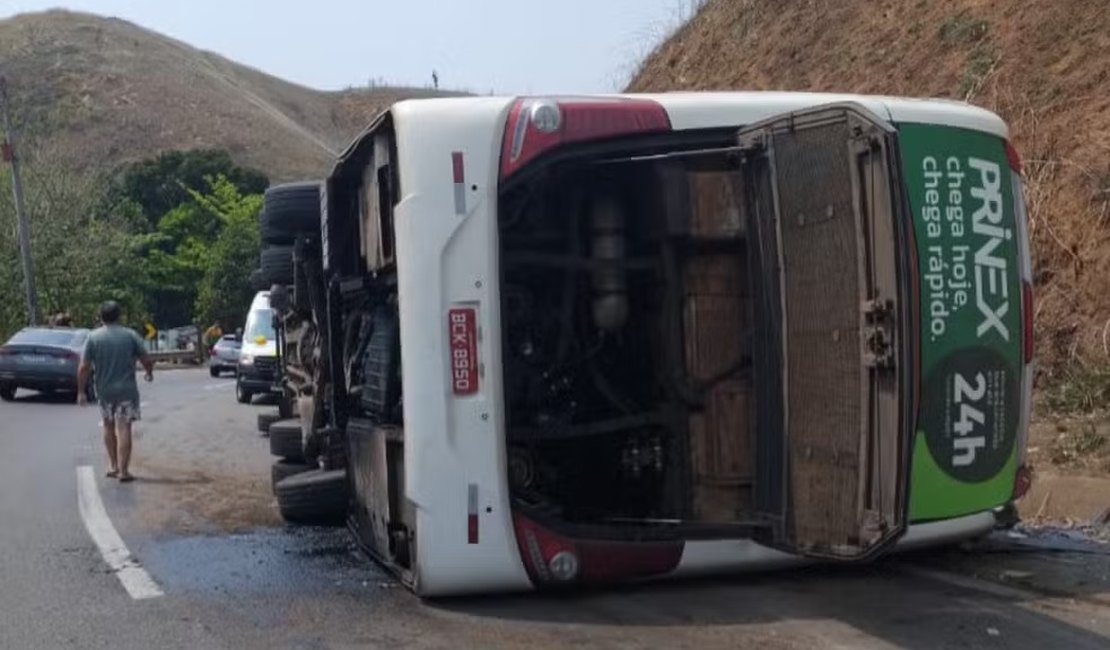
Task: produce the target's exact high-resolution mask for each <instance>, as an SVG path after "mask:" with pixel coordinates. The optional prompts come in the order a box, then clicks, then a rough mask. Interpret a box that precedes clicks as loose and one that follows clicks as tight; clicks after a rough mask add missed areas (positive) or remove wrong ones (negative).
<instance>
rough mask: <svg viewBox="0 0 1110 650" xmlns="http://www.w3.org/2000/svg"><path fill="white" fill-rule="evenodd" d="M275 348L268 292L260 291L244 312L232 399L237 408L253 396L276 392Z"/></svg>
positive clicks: (276, 359)
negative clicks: (241, 341) (241, 342)
mask: <svg viewBox="0 0 1110 650" xmlns="http://www.w3.org/2000/svg"><path fill="white" fill-rule="evenodd" d="M277 345H278V344H277V333H276V332H275V331H274V315H273V311H272V310H271V309H270V292H269V291H259V292H258V293H257V294H255V296H254V300H252V301H251V306H250V310H249V311H248V312H247V322H246V325H245V326H244V327H243V344H242V347H241V348H240V349H239V363H238V365H237V366H236V376H235V399H236V400H238V401H239V403H240V404H250V401H251V399H253V398H254V396H255V395H257V394H261V393H269V392H273V391H274V390H275V383H276V381H277V378H278V347H277Z"/></svg>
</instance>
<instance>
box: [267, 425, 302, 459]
mask: <svg viewBox="0 0 1110 650" xmlns="http://www.w3.org/2000/svg"><path fill="white" fill-rule="evenodd" d="M270 454H271V455H273V456H277V457H278V458H284V459H286V460H291V461H294V462H297V463H301V462H304V446H303V444H302V443H301V422H300V420H279V421H277V422H274V423H273V424H271V425H270Z"/></svg>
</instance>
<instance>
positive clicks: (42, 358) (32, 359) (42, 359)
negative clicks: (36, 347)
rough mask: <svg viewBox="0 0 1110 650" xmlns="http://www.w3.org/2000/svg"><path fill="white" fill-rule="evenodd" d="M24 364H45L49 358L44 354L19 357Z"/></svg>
mask: <svg viewBox="0 0 1110 650" xmlns="http://www.w3.org/2000/svg"><path fill="white" fill-rule="evenodd" d="M21 359H22V361H23V362H24V363H47V362H48V361H50V357H48V356H46V355H45V354H25V355H23V356H22V357H21Z"/></svg>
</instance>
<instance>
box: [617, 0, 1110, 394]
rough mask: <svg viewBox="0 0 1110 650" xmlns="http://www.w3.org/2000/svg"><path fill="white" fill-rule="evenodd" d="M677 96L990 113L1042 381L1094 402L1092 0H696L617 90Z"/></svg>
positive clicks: (1096, 258) (1105, 190) (1102, 192)
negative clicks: (754, 93)
mask: <svg viewBox="0 0 1110 650" xmlns="http://www.w3.org/2000/svg"><path fill="white" fill-rule="evenodd" d="M677 89H682V90H708V89H779V90H803V89H804V90H829V91H833V90H836V91H854V92H863V93H891V94H899V95H910V96H940V97H950V98H959V99H964V100H967V101H970V102H972V103H975V104H979V105H982V106H985V107H988V108H990V109H993V110H995V111H997V112H999V113H1000V114H1001V115H1002V116H1003V117H1004V118H1005V119H1006V120H1007V121H1008V122H1009V123H1010V125H1011V127H1012V129H1013V140H1014V143H1015V145H1016V146H1017V148H1018V150H1019V151H1020V152H1021V153H1022V156H1023V158H1024V159H1025V164H1026V175H1027V191H1028V201H1029V204H1030V208H1031V215H1030V219H1031V225H1032V237H1033V240H1034V246H1035V263H1036V274H1037V319H1038V320H1037V330H1038V331H1037V334H1038V358H1039V361H1040V363H1041V367H1042V368H1043V369H1044V370H1045V372H1047V373H1049V376H1047V377H1043V378H1042V379H1049V380H1051V382H1050V383H1052V384H1056V385H1059V384H1068V385H1071V386H1072V388H1073V389H1076V388H1077V389H1078V390H1079V392H1078V393H1077V392H1075V390H1073V391H1072V393H1071V395H1072V396H1073V397H1074V396H1077V395H1078V396H1079V397H1082V398H1084V399H1091V400H1105V399H1108V398H1110V372H1106V371H1105V370H1103V369H1105V368H1107V366H1110V11H1107V10H1106V4H1105V3H1104V2H1084V1H1082V0H878V1H872V0H708V2H706V4H705V6H704V7H703V8H702V10H701V11H700V12H699V13H698V14H697V15H696V16H695V17H694V18H693V19H692V20H691V21H690V22H689V23H688V24H686V25H685V26H684V27H682V28H681V29H680V30H679V31H677V32H676V33H675V34H674V36H673V37H672V38H671V39H669V40H668V41H667V42H665V43H663V44H662V45H660V46H659V48H658V49H657V50H656V51H655V52H654V53H653V54H652V55H651V56H650V57H648V59H647V60H646V61H645V62H644V63H643V65H642V67H641V69H640V70H639V72H638V73H637V74H636V75H635V77H634V78H633V80H632V82H631V84H630V90H634V91H648V90H651V91H661V90H677ZM1084 394H1085V397H1084Z"/></svg>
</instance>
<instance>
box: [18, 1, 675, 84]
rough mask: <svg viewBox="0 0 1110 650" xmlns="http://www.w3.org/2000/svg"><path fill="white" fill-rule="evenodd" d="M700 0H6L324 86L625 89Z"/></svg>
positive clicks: (21, 10)
mask: <svg viewBox="0 0 1110 650" xmlns="http://www.w3.org/2000/svg"><path fill="white" fill-rule="evenodd" d="M695 4H697V0H310V1H307V2H306V1H304V0H301V1H293V0H0V18H7V17H9V16H13V15H15V14H19V13H24V12H29V11H43V10H46V9H51V8H59V7H60V8H65V9H71V10H75V11H85V12H90V13H96V14H101V15H108V16H116V17H119V18H123V19H125V20H129V21H131V22H134V23H137V24H139V25H142V26H143V27H147V28H150V29H153V30H155V31H158V32H161V33H163V34H167V35H169V36H172V37H174V38H177V39H179V40H182V41H185V42H186V43H189V44H190V45H193V46H195V47H198V48H201V49H205V50H211V51H213V52H217V53H219V54H222V55H224V56H226V57H228V58H230V59H232V60H234V61H237V62H239V63H244V64H247V65H250V66H253V67H255V68H259V69H261V70H263V71H265V72H268V73H270V74H273V75H276V76H279V77H282V78H284V79H287V80H289V81H294V82H297V83H300V84H303V85H306V86H311V87H313V88H317V89H321V90H337V89H341V88H346V87H348V86H364V85H366V84H368V83H369V82H370V81H371V80H379V81H381V82H385V83H391V84H396V85H416V86H423V85H425V84H430V83H431V80H432V71H433V70H434V71H435V72H436V73H437V74H438V75H439V81H440V87H441V88H451V89H460V90H467V91H470V92H475V93H487V92H490V91H493V92H496V93H506V94H542V93H590V92H612V91H618V90H620V89H621V88H623V86H624V85H625V83H626V82H627V81H628V79H629V77H630V75H631V73H632V71H633V70H634V69H635V66H636V64H637V63H638V62H639V61H640V60H641V59H642V58H643V56H644V55H646V54H647V53H648V52H649V51H650V50H651V49H652V47H653V46H654V45H655V44H656V43H658V42H659V41H660V40H661V39H662V38H663V37H664V36H665V35H666V34H667V33H669V32H670V31H671V30H672V29H674V28H675V27H676V26H677V25H678V24H679V23H680V22H681V19H682V17H683V16H684V15H688V14H689V12H690V10H691V7H692V6H693V5H695Z"/></svg>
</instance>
